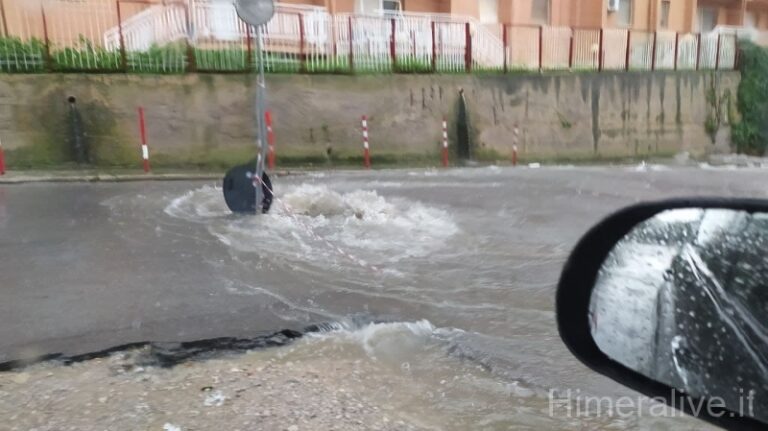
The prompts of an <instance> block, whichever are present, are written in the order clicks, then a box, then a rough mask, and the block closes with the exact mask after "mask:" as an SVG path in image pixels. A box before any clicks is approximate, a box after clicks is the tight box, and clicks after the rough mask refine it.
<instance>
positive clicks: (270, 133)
mask: <svg viewBox="0 0 768 431" xmlns="http://www.w3.org/2000/svg"><path fill="white" fill-rule="evenodd" d="M264 120H265V121H266V123H267V144H268V145H269V153H268V154H267V164H268V166H269V170H273V169H275V132H274V130H272V111H267V112H265V113H264Z"/></svg>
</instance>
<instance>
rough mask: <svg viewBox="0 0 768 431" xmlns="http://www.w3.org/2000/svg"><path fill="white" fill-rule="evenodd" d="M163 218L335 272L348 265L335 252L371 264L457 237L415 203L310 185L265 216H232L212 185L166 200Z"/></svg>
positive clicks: (448, 224)
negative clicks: (333, 268) (333, 267)
mask: <svg viewBox="0 0 768 431" xmlns="http://www.w3.org/2000/svg"><path fill="white" fill-rule="evenodd" d="M165 213H166V214H168V215H170V216H172V217H176V218H181V219H184V220H189V221H194V222H198V223H205V224H206V225H207V226H208V229H209V231H210V233H211V234H212V235H213V236H215V237H216V238H218V239H219V240H220V241H221V242H222V243H223V244H225V245H227V246H228V247H231V248H232V249H233V250H235V251H240V252H253V253H258V254H260V255H262V256H263V257H265V258H268V257H283V258H286V259H288V260H297V259H298V260H301V261H307V260H309V261H313V262H316V263H321V264H332V265H334V264H336V263H341V262H340V259H344V258H345V256H344V255H343V254H341V253H339V252H338V251H339V250H343V251H344V252H346V253H349V254H350V255H354V256H355V257H357V258H359V259H361V260H362V261H365V262H367V263H370V264H375V265H382V264H387V263H396V262H399V261H401V260H403V259H408V258H414V257H423V256H427V255H429V254H430V253H432V252H434V251H436V250H438V249H440V248H442V247H443V246H444V245H445V243H446V241H447V240H448V239H449V238H450V237H451V236H453V235H454V234H456V233H457V232H458V226H457V225H456V224H455V223H454V222H453V220H452V219H451V217H450V215H449V214H448V213H447V212H445V211H443V210H440V209H436V208H431V207H427V206H425V205H423V204H421V203H419V202H413V201H408V200H404V199H397V198H395V199H385V198H384V197H383V196H380V195H379V194H378V193H376V192H375V191H366V190H355V191H352V192H349V193H339V192H336V191H334V190H331V189H330V188H328V187H327V186H319V185H313V184H300V185H298V186H295V187H289V188H287V189H286V191H285V192H284V194H282V195H279V196H278V198H277V201H276V202H275V203H274V204H273V209H272V211H271V213H270V214H267V215H265V216H262V217H250V216H243V217H237V216H232V215H231V214H230V212H229V210H228V209H227V207H226V205H225V203H224V199H223V197H222V191H221V189H220V188H218V187H211V186H204V187H201V188H199V189H196V190H192V191H190V192H187V193H185V194H184V195H182V196H179V197H177V198H175V199H173V200H171V202H170V203H169V204H168V205H167V206H166V208H165ZM339 266H341V265H339ZM344 266H346V265H344Z"/></svg>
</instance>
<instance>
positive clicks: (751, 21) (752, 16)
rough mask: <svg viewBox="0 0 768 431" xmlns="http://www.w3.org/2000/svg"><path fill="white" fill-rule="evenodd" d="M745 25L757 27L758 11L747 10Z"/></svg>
mask: <svg viewBox="0 0 768 431" xmlns="http://www.w3.org/2000/svg"><path fill="white" fill-rule="evenodd" d="M744 27H746V28H757V13H756V12H754V11H747V13H746V14H745V15H744Z"/></svg>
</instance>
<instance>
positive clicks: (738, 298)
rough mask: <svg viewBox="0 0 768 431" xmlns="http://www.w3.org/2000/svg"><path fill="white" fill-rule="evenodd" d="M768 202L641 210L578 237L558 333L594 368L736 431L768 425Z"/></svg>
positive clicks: (690, 203)
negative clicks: (578, 240)
mask: <svg viewBox="0 0 768 431" xmlns="http://www.w3.org/2000/svg"><path fill="white" fill-rule="evenodd" d="M767 250H768V201H763V200H732V199H681V200H672V201H664V202H657V203H648V204H640V205H636V206H632V207H629V208H626V209H624V210H621V211H619V212H617V213H616V214H613V215H612V216H610V217H608V218H607V219H605V220H603V221H602V222H601V223H599V224H598V225H597V226H595V227H594V228H592V229H591V230H590V231H589V232H588V233H587V234H586V235H585V236H584V237H583V238H582V239H581V240H580V242H579V243H578V244H577V246H576V248H575V249H574V251H573V252H572V253H571V255H570V257H569V259H568V262H567V263H566V265H565V267H564V269H563V273H562V275H561V278H560V282H559V285H558V288H557V301H556V302H557V303H556V311H557V323H558V329H559V332H560V337H561V338H562V340H563V341H564V342H565V344H566V345H567V346H568V348H569V349H570V350H571V352H572V353H573V354H574V355H575V356H576V357H577V358H578V359H579V360H580V361H581V362H583V363H584V364H585V365H587V366H588V367H590V368H591V369H593V370H595V371H597V372H598V373H600V374H603V375H605V376H607V377H609V378H611V379H613V380H615V381H617V382H619V383H621V384H623V385H625V386H627V387H630V388H632V389H635V390H637V391H639V392H641V393H642V394H645V395H647V396H649V397H652V398H654V399H656V400H659V401H663V402H664V403H666V404H667V405H669V406H672V407H674V408H676V409H679V410H682V411H683V412H685V413H688V414H690V415H693V416H696V417H699V418H701V419H703V420H706V421H708V422H710V423H713V424H715V425H718V426H722V427H725V428H727V429H739V430H741V429H765V428H767V427H768V253H766V251H767Z"/></svg>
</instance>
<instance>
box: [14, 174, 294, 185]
mask: <svg viewBox="0 0 768 431" xmlns="http://www.w3.org/2000/svg"><path fill="white" fill-rule="evenodd" d="M274 175H275V176H278V177H282V176H288V175H301V173H300V172H291V171H278V172H275V173H274ZM222 178H224V173H221V174H89V175H66V174H64V175H24V174H16V175H13V174H12V175H10V176H9V175H8V174H7V173H6V175H5V176H0V184H26V183H97V182H101V183H123V182H138V181H203V180H221V179H222Z"/></svg>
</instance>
